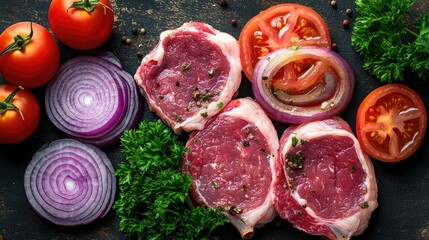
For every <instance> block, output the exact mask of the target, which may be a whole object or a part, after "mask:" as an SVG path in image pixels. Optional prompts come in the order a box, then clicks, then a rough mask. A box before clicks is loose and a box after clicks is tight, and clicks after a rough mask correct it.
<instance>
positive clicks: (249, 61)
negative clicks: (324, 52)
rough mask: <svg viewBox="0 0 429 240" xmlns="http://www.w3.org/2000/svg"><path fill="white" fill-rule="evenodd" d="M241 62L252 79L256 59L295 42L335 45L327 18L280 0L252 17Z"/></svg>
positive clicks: (244, 33) (243, 33)
mask: <svg viewBox="0 0 429 240" xmlns="http://www.w3.org/2000/svg"><path fill="white" fill-rule="evenodd" d="M239 45H240V58H241V65H242V67H243V71H244V73H245V75H246V77H247V78H248V79H249V80H251V79H252V75H253V70H254V68H255V65H256V63H257V62H258V61H259V60H260V59H261V58H262V57H263V56H265V55H267V54H268V53H269V52H272V51H274V50H275V49H279V48H288V47H293V46H323V47H327V48H330V47H331V37H330V35H329V31H328V27H327V25H326V23H325V21H324V20H323V18H322V17H321V16H320V15H319V14H318V13H317V12H316V11H314V10H313V9H311V8H310V7H306V6H303V5H300V4H292V3H285V4H278V5H275V6H273V7H270V8H268V9H266V10H265V11H262V12H260V13H259V14H258V15H256V16H254V17H253V18H252V19H250V20H249V21H248V22H247V23H246V25H245V26H244V27H243V30H242V31H241V33H240V37H239Z"/></svg>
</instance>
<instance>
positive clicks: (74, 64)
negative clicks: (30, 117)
mask: <svg viewBox="0 0 429 240" xmlns="http://www.w3.org/2000/svg"><path fill="white" fill-rule="evenodd" d="M45 107H46V112H47V114H48V117H49V119H50V120H51V122H52V123H53V124H54V125H55V126H56V127H57V128H58V129H60V130H61V131H63V132H64V133H66V134H67V135H68V136H69V137H72V138H75V139H77V140H79V141H82V142H85V143H90V144H93V145H95V146H97V147H108V146H111V145H113V144H117V143H119V138H120V136H121V135H122V133H123V132H124V130H128V129H130V128H133V127H135V126H136V125H137V123H138V122H139V121H140V119H141V113H142V108H143V103H142V95H141V93H140V92H139V90H138V87H137V84H136V83H135V82H134V79H133V77H132V76H131V75H130V74H129V73H127V72H126V71H124V70H123V69H122V66H121V63H120V61H119V59H118V58H117V57H116V56H115V55H113V54H112V53H110V52H104V51H97V52H93V53H91V54H90V55H84V56H78V57H75V58H72V59H69V60H68V61H66V62H64V63H63V64H62V65H61V66H60V68H59V70H58V72H57V74H56V76H55V77H54V78H53V79H52V80H51V82H50V83H49V85H48V88H47V89H46V95H45Z"/></svg>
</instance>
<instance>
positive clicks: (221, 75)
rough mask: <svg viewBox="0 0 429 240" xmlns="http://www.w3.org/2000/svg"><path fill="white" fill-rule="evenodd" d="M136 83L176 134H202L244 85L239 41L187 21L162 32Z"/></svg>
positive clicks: (138, 73) (144, 61) (153, 109)
mask: <svg viewBox="0 0 429 240" xmlns="http://www.w3.org/2000/svg"><path fill="white" fill-rule="evenodd" d="M134 79H135V80H136V82H137V84H138V85H139V86H140V87H141V89H142V90H143V95H144V96H145V98H146V100H147V102H148V104H149V108H150V110H151V111H154V112H155V113H156V114H157V115H158V116H159V117H160V118H161V119H163V120H164V122H166V123H167V124H168V125H169V126H170V127H171V128H172V129H173V131H174V132H175V133H180V132H182V131H183V130H184V131H193V130H201V129H202V128H203V127H204V124H205V122H206V121H207V120H208V119H209V118H210V117H212V116H213V115H215V114H217V113H218V112H219V111H220V110H221V109H222V106H225V105H226V104H227V103H228V102H229V101H230V100H231V99H232V97H233V96H234V94H235V93H236V91H237V90H238V87H239V86H240V83H241V63H240V57H239V47H238V42H237V40H236V39H235V38H234V37H232V36H231V35H228V34H226V33H223V32H220V31H218V30H216V29H214V28H213V27H211V26H210V25H207V24H205V23H200V22H189V23H185V24H183V25H182V26H181V27H179V28H177V29H174V30H168V31H165V32H163V33H161V36H160V41H159V43H158V44H157V46H156V47H155V48H154V49H153V50H152V51H151V52H150V53H149V54H148V55H146V56H145V57H144V58H143V60H142V62H141V65H140V67H139V68H138V69H137V72H136V74H135V75H134Z"/></svg>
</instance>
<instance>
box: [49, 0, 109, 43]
mask: <svg viewBox="0 0 429 240" xmlns="http://www.w3.org/2000/svg"><path fill="white" fill-rule="evenodd" d="M48 21H49V25H50V26H51V29H52V31H53V32H54V34H55V35H56V36H57V37H58V39H59V40H60V41H61V42H62V43H64V44H65V45H67V46H69V47H71V48H74V49H79V50H89V49H94V48H97V47H99V46H100V45H102V44H103V43H104V42H105V41H106V40H107V39H108V38H109V36H110V34H111V33H112V30H113V23H114V14H113V9H112V5H111V4H110V2H109V0H79V1H75V0H52V2H51V5H50V6H49V11H48Z"/></svg>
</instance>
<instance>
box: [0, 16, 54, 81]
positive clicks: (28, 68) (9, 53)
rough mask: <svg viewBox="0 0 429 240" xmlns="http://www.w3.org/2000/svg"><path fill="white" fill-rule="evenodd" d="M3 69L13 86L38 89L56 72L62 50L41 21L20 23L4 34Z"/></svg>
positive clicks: (1, 43) (0, 66) (0, 67)
mask: <svg viewBox="0 0 429 240" xmlns="http://www.w3.org/2000/svg"><path fill="white" fill-rule="evenodd" d="M0 52H2V53H1V54H0V72H1V74H2V75H3V77H4V78H5V79H6V80H7V81H8V82H10V83H11V84H13V85H16V86H23V87H24V88H36V87H40V86H42V85H44V84H46V83H47V82H48V81H49V80H51V78H52V77H53V76H54V75H55V73H56V72H57V70H58V66H59V64H60V50H59V48H58V45H57V42H56V41H55V39H54V37H53V36H52V35H51V33H50V32H49V31H48V30H47V29H46V28H44V27H43V26H41V25H39V24H37V23H30V22H19V23H15V24H13V25H12V26H10V27H8V28H7V29H6V30H5V31H4V32H3V33H2V34H1V35H0Z"/></svg>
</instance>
